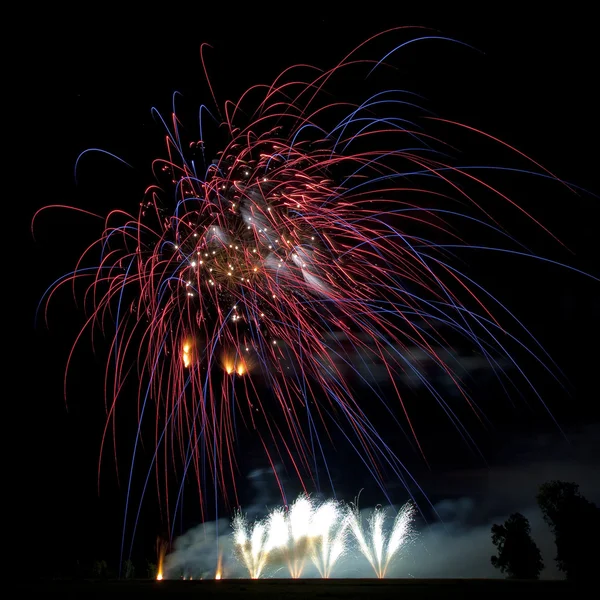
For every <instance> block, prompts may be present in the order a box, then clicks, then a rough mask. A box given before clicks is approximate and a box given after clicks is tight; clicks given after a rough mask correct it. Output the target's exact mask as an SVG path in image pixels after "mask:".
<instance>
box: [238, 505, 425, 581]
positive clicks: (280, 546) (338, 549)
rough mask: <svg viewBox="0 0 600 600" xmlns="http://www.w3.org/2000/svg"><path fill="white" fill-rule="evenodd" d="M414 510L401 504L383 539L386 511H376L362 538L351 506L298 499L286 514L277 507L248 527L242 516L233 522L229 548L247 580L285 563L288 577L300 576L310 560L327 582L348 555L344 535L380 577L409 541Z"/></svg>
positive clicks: (357, 519)
mask: <svg viewBox="0 0 600 600" xmlns="http://www.w3.org/2000/svg"><path fill="white" fill-rule="evenodd" d="M414 514H415V509H414V506H413V505H412V504H406V505H405V506H403V507H402V508H401V510H400V512H399V513H398V515H397V517H396V519H395V520H394V524H393V526H392V529H391V531H390V533H389V536H387V539H386V534H385V532H384V522H385V518H386V514H385V510H383V509H381V508H376V509H375V510H374V511H373V513H372V515H371V517H370V518H369V531H368V534H365V532H364V530H363V527H362V520H361V517H360V514H359V512H358V508H357V507H356V505H353V507H352V508H349V507H344V506H343V505H342V504H341V503H340V502H337V501H335V500H327V501H325V502H323V503H321V504H317V503H316V502H315V501H314V500H312V499H311V498H310V497H308V496H305V495H301V496H299V497H298V499H297V500H296V501H295V502H294V503H293V504H292V505H291V506H290V507H289V509H288V510H285V509H283V508H276V509H274V510H272V511H271V512H270V513H269V515H268V516H267V517H266V518H265V519H264V520H260V521H256V522H255V523H254V524H253V525H252V526H250V525H249V524H248V521H247V520H246V518H245V517H244V516H243V515H242V514H241V513H238V514H236V516H235V518H234V520H233V524H232V526H233V530H234V545H235V547H236V550H237V554H238V556H239V557H240V559H241V561H242V563H243V564H244V566H245V567H246V568H247V569H248V573H249V574H250V577H251V578H252V579H257V578H259V577H260V576H261V574H262V573H263V572H264V570H265V567H266V566H267V565H268V564H270V565H279V564H282V563H284V564H286V565H287V568H288V571H289V573H290V576H291V577H292V578H294V579H297V578H299V577H301V576H302V573H303V570H304V567H305V564H306V560H307V558H310V560H311V561H312V562H313V564H314V565H315V567H316V568H317V570H318V572H319V574H320V576H321V577H322V578H329V577H330V576H331V572H332V569H333V567H334V565H335V564H336V563H337V561H338V560H339V558H340V557H341V556H342V555H343V554H344V553H345V552H346V551H347V548H348V541H349V540H348V534H349V533H350V532H351V533H352V534H353V536H354V537H355V538H356V541H357V543H358V548H359V550H360V552H361V553H362V554H363V555H364V556H365V557H366V558H367V560H368V561H369V563H370V564H371V566H372V567H373V569H374V570H375V573H376V574H377V577H379V578H383V577H385V575H386V572H387V569H388V567H389V565H390V563H391V561H392V559H393V558H394V556H396V555H397V553H398V551H399V550H400V548H401V547H402V546H403V545H404V544H405V542H406V541H407V540H408V539H409V536H410V533H411V523H412V520H413V518H414Z"/></svg>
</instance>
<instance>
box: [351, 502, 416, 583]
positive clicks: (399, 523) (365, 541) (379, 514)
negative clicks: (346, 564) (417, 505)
mask: <svg viewBox="0 0 600 600" xmlns="http://www.w3.org/2000/svg"><path fill="white" fill-rule="evenodd" d="M414 515H415V509H414V506H413V505H412V504H411V503H408V504H405V505H404V506H403V507H402V508H401V509H400V511H399V512H398V515H397V516H396V518H395V519H394V524H393V526H392V529H391V532H390V533H389V536H388V537H387V539H386V534H385V531H384V527H383V526H384V522H385V518H386V514H385V510H384V509H382V508H376V509H375V510H374V511H373V513H372V514H371V516H370V518H369V520H368V523H369V534H368V535H365V531H364V529H363V525H362V519H361V516H360V513H359V511H358V506H357V505H355V506H354V510H352V511H350V529H351V531H352V533H353V534H354V537H355V538H356V541H357V542H358V547H359V550H360V551H361V552H362V554H363V555H364V557H365V558H366V559H367V560H368V561H369V563H370V565H371V566H372V567H373V570H374V571H375V574H376V575H377V577H379V578H380V579H382V578H383V577H385V575H386V572H387V570H388V567H389V566H390V563H391V561H392V559H393V558H394V557H395V556H396V555H397V554H398V552H399V550H400V549H401V548H402V546H404V544H405V543H406V542H407V541H408V540H409V539H410V537H411V533H412V522H413V518H414Z"/></svg>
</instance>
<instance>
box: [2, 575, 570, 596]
mask: <svg viewBox="0 0 600 600" xmlns="http://www.w3.org/2000/svg"><path fill="white" fill-rule="evenodd" d="M16 591H17V592H19V595H18V596H14V597H20V598H27V599H29V598H42V597H43V598H56V599H57V600H58V599H59V598H60V599H62V598H114V597H115V596H120V597H123V598H124V597H126V596H127V597H128V598H132V597H134V598H157V599H158V598H162V599H164V598H181V597H182V596H190V597H192V596H194V597H196V598H198V600H204V599H206V598H215V599H218V600H225V599H229V598H231V599H236V600H242V599H245V600H253V599H256V600H263V599H264V600H275V599H283V600H301V599H305V598H306V599H311V600H312V599H314V598H321V599H323V600H336V599H337V598H340V599H342V598H343V599H344V600H349V599H352V598H360V599H361V600H363V599H364V600H367V599H370V598H373V599H375V600H386V599H388V598H389V599H392V598H393V599H398V600H411V599H413V598H414V599H415V600H417V599H422V598H443V597H444V596H449V595H450V594H452V597H458V598H460V597H461V596H468V597H472V598H475V597H478V598H479V599H481V600H488V599H489V598H503V599H504V600H513V598H514V596H513V594H523V596H521V597H523V598H524V597H525V594H528V595H529V598H533V596H531V594H535V595H536V596H535V597H539V598H540V599H542V600H544V599H545V598H548V597H549V596H551V597H554V598H558V597H559V596H561V597H563V598H566V597H568V595H569V594H572V593H574V592H575V591H576V588H575V586H574V585H572V584H568V583H566V582H564V581H533V582H529V581H506V580H503V579H498V580H494V579H487V580H486V579H383V580H377V579H299V580H291V579H261V580H256V581H253V580H245V579H230V580H221V581H214V580H204V581H51V582H46V583H25V582H21V583H18V584H17V590H16Z"/></svg>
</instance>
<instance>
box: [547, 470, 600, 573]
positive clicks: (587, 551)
mask: <svg viewBox="0 0 600 600" xmlns="http://www.w3.org/2000/svg"><path fill="white" fill-rule="evenodd" d="M537 502H538V506H539V507H540V510H541V511H542V514H543V515H544V521H546V523H548V525H549V526H550V529H551V530H552V533H553V534H554V541H555V543H556V564H557V566H558V569H559V570H560V571H562V572H563V573H565V575H566V578H567V579H568V580H570V581H589V580H592V579H595V578H596V576H597V569H598V566H599V564H598V554H597V553H598V550H597V547H598V539H599V538H600V508H598V507H597V506H596V505H595V504H594V503H593V502H590V501H589V500H587V499H586V498H584V497H583V496H582V495H581V494H580V493H579V486H578V485H577V484H575V483H570V482H566V481H549V482H547V483H544V484H543V485H542V486H540V489H539V493H538V495H537Z"/></svg>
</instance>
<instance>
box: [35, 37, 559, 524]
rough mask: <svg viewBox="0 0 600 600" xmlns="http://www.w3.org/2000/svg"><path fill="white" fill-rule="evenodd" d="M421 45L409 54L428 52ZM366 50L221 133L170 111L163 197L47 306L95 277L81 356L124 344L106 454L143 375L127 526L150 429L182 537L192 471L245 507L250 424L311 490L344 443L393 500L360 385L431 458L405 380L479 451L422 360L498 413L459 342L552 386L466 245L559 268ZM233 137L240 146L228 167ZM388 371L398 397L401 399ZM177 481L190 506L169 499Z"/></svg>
mask: <svg viewBox="0 0 600 600" xmlns="http://www.w3.org/2000/svg"><path fill="white" fill-rule="evenodd" d="M390 34H392V35H393V36H397V35H403V34H404V32H401V31H397V30H396V31H394V32H385V35H390ZM380 35H384V34H380ZM419 36H420V37H417V38H411V39H409V40H408V41H406V42H404V43H402V44H400V45H398V46H395V47H394V48H393V50H395V51H399V50H400V49H401V48H402V46H404V45H406V44H408V43H412V42H415V41H424V40H426V39H427V38H426V37H425V35H424V34H421V33H419ZM429 37H430V38H431V37H432V36H429ZM434 39H440V38H439V36H438V37H436V38H434ZM366 47H368V43H367V42H365V44H361V46H359V47H358V48H357V49H356V50H355V51H354V52H352V53H350V54H348V55H347V56H346V57H345V59H344V60H343V61H342V62H340V63H339V64H337V65H336V66H335V68H333V69H331V70H326V71H321V70H319V69H315V68H312V67H307V66H298V67H295V68H292V69H287V70H286V71H284V72H283V73H282V74H281V75H280V76H279V77H277V78H276V80H275V81H274V82H273V83H272V84H271V85H266V86H255V87H253V88H250V89H249V90H248V91H247V92H246V93H244V94H243V95H242V97H241V99H240V100H239V101H238V102H235V103H234V102H225V104H224V106H223V107H222V115H223V116H222V118H221V119H215V118H214V117H213V115H212V114H211V113H210V112H209V111H208V110H207V109H206V108H205V107H203V108H202V109H201V111H200V135H199V136H198V137H195V138H194V139H189V138H188V137H186V135H187V134H184V132H183V130H182V127H181V123H180V120H179V118H178V116H177V114H176V112H175V106H174V108H173V114H172V115H171V118H170V120H163V119H162V117H161V116H160V115H159V114H158V113H156V111H155V114H156V116H157V117H158V118H159V119H160V120H161V121H162V123H163V125H164V127H165V130H166V137H165V141H166V154H165V157H163V158H159V159H156V160H155V161H154V163H153V171H154V173H155V175H156V179H157V183H156V184H154V185H152V186H150V187H149V188H148V189H147V193H146V196H145V198H144V200H143V202H142V203H141V204H140V206H139V211H138V213H137V214H128V213H127V212H125V211H121V210H119V211H113V212H111V213H110V214H108V215H107V216H106V217H105V218H104V217H100V218H104V231H103V233H102V235H101V236H100V238H99V239H97V240H96V241H95V242H94V243H92V244H91V245H90V246H89V247H88V248H87V250H86V251H85V253H84V255H83V256H82V257H81V259H80V261H79V262H78V263H77V265H76V268H75V270H74V271H73V272H72V273H70V274H68V275H66V276H65V277H63V278H61V279H60V280H58V281H57V282H55V283H54V284H53V286H51V288H50V289H49V290H48V292H47V294H46V295H45V296H44V298H43V300H42V304H43V305H44V306H45V308H44V311H47V304H48V302H49V301H50V300H51V299H52V296H53V295H54V293H55V292H56V291H57V290H58V289H59V288H61V287H63V286H65V285H67V284H72V285H73V286H74V292H76V290H75V283H76V282H77V281H80V280H82V281H84V282H87V284H86V291H85V294H84V302H85V306H86V307H88V308H91V310H90V312H89V316H88V318H87V321H86V323H85V326H84V328H83V329H82V332H81V334H80V336H79V337H78V338H77V341H76V344H77V342H78V341H79V339H80V338H81V336H82V335H83V333H84V331H87V330H92V331H93V330H94V329H96V328H97V327H99V328H100V329H101V330H102V331H104V332H105V333H106V332H108V331H112V333H111V334H110V335H111V339H112V343H111V347H110V356H109V358H108V362H107V369H106V383H105V387H106V389H105V391H106V403H107V407H106V408H107V422H106V429H105V436H104V438H103V442H102V445H103V447H104V446H105V445H106V444H107V443H108V433H109V431H110V430H111V428H112V429H113V431H114V427H115V414H116V407H117V404H118V403H119V402H120V401H128V402H130V401H131V400H130V395H128V394H125V392H124V390H125V389H126V385H125V382H126V380H127V379H128V378H130V379H133V380H134V381H139V383H138V384H136V385H137V390H138V391H137V394H138V398H137V404H138V417H139V423H140V424H139V426H138V429H137V432H136V442H135V451H134V457H133V460H132V463H131V469H130V472H129V474H128V477H129V479H128V495H127V507H126V512H127V510H128V507H129V502H130V496H131V481H132V473H133V469H134V461H135V456H136V453H137V449H138V441H139V440H140V438H141V435H142V430H143V428H142V423H144V422H148V421H149V420H150V421H151V422H153V423H154V425H153V430H154V439H153V447H155V451H154V455H153V458H152V461H151V466H150V469H149V470H148V473H149V474H150V473H155V477H156V484H157V489H158V493H159V496H160V499H161V501H162V504H163V505H164V507H165V513H166V515H167V518H168V519H169V522H170V523H171V524H172V519H173V515H174V514H175V512H176V511H177V509H178V507H179V505H180V500H181V489H182V487H183V481H184V479H190V478H192V479H193V480H194V481H195V482H196V486H197V488H198V495H199V499H200V505H201V507H202V510H204V507H205V503H206V499H207V494H209V493H210V492H209V489H211V490H212V489H213V488H214V493H215V494H216V493H217V491H218V492H219V493H220V494H221V495H222V497H223V499H224V501H225V503H226V504H227V505H229V506H235V505H237V504H238V500H237V489H236V471H237V458H236V457H237V456H238V455H239V449H238V434H237V428H238V423H239V422H241V424H242V426H244V427H245V428H246V429H247V430H249V431H251V432H253V433H254V434H255V435H256V436H257V438H258V439H259V440H260V445H261V447H262V448H264V452H265V454H266V459H267V460H268V462H269V463H270V464H271V465H272V466H273V470H274V472H275V475H276V477H278V476H277V471H276V469H275V464H276V463H278V462H285V463H287V464H288V465H291V467H292V469H293V470H294V471H295V473H296V474H297V477H298V479H299V480H300V481H301V482H302V485H303V486H304V487H305V489H306V487H307V486H308V485H309V484H310V485H312V484H313V482H314V480H313V477H314V476H315V470H316V466H315V465H316V464H317V460H318V461H322V462H323V463H324V464H325V465H326V456H325V451H324V450H323V445H322V443H321V439H320V438H321V437H323V436H325V437H327V436H330V435H332V433H331V432H332V431H338V432H341V434H342V435H343V436H344V437H345V438H346V439H347V440H348V442H349V443H350V444H351V445H352V447H353V448H354V449H355V450H356V456H357V457H358V458H359V459H360V460H362V461H363V462H364V464H365V465H367V467H368V468H369V470H370V471H371V473H372V475H373V478H374V480H375V482H376V483H377V484H378V485H380V486H381V487H382V488H384V487H385V475H384V472H385V473H388V474H389V473H390V472H392V473H394V474H396V475H397V476H398V477H399V478H400V479H401V480H403V481H404V480H405V479H406V478H407V477H408V478H410V475H409V474H408V473H407V472H406V470H405V469H404V466H403V464H402V462H401V461H400V460H399V458H398V457H397V456H396V455H395V454H394V452H393V451H392V450H391V448H390V447H389V446H388V444H387V443H386V441H385V440H384V439H382V437H381V436H380V435H379V434H378V432H377V429H376V427H375V425H374V424H373V423H372V422H371V420H370V418H369V416H368V414H367V413H368V406H367V403H365V401H364V399H361V398H360V397H359V395H358V394H357V393H356V389H357V385H360V386H362V389H363V395H364V389H367V390H368V397H369V403H371V404H373V403H381V405H382V406H384V407H385V408H386V410H389V414H390V415H392V416H393V418H394V419H398V421H403V422H404V423H405V425H406V426H407V428H408V430H409V432H410V433H409V435H410V436H411V438H412V440H413V443H414V444H415V445H416V446H417V447H418V449H419V451H420V452H421V454H422V455H423V457H424V458H425V450H424V448H422V447H421V443H420V440H419V432H418V431H417V427H416V426H415V425H414V424H413V422H412V417H411V410H410V408H409V406H408V404H407V403H406V398H405V394H406V391H404V388H403V386H402V385H400V383H399V382H400V380H401V379H402V378H403V377H408V378H412V379H413V380H418V381H419V383H420V385H421V386H422V387H423V388H424V389H426V390H427V392H428V393H429V395H430V397H431V399H432V401H433V402H434V403H436V404H437V405H438V406H439V407H440V408H441V409H442V410H443V411H444V412H445V413H446V415H447V417H448V419H449V420H450V421H451V423H452V424H453V425H454V426H455V427H456V428H457V429H458V430H459V432H460V433H461V435H462V436H463V438H464V439H465V441H467V443H472V440H471V437H470V435H469V433H468V431H467V428H466V427H465V426H464V425H463V424H462V423H461V421H460V419H459V417H458V416H457V415H456V414H455V412H454V411H455V408H454V407H453V406H451V405H450V403H449V401H448V400H447V399H446V398H445V397H444V395H443V393H442V391H441V390H440V389H439V388H437V387H436V386H435V385H434V384H433V383H432V382H430V381H429V380H428V378H427V375H426V374H425V373H424V371H423V370H422V369H420V368H419V362H420V361H422V360H423V357H425V358H426V359H427V360H428V361H429V362H430V363H431V364H434V365H436V367H437V368H438V369H439V370H441V371H442V372H443V373H444V374H445V376H446V378H447V379H448V380H450V381H451V382H452V383H453V385H454V386H455V388H456V390H458V392H459V397H460V398H462V400H463V401H464V403H466V404H467V405H468V406H469V407H470V409H471V410H472V411H473V412H474V413H475V414H476V415H477V417H478V418H480V419H481V420H482V421H483V420H484V419H485V416H484V415H483V413H482V412H481V411H480V409H479V408H478V406H477V405H476V403H475V401H474V399H473V398H472V397H471V395H470V394H469V391H468V389H467V386H466V385H465V381H464V374H463V373H462V372H461V371H460V370H459V369H457V366H456V361H455V359H454V354H453V352H454V350H453V347H452V343H453V342H450V341H449V336H451V337H452V339H460V340H461V343H467V344H469V346H470V347H472V348H474V349H475V350H476V352H477V353H478V354H479V355H480V356H481V357H483V358H484V359H485V360H486V361H487V362H488V363H489V367H490V369H491V370H492V371H493V372H494V373H495V374H496V375H497V377H498V379H501V380H502V379H504V381H506V380H507V379H508V378H507V375H506V373H505V371H506V365H507V364H508V365H509V366H510V367H511V369H512V370H513V371H517V372H518V373H519V374H520V375H522V381H523V382H525V384H526V385H528V386H532V384H531V383H530V381H529V379H528V378H527V377H526V376H525V374H524V373H523V371H521V369H520V367H519V365H518V363H517V361H516V358H514V357H513V356H512V354H511V352H510V351H509V347H511V346H512V345H514V344H517V345H518V346H519V347H521V348H522V349H523V350H524V351H525V352H527V353H528V354H529V355H531V356H533V357H534V358H535V359H536V360H537V361H538V362H540V363H543V364H544V365H545V364H546V362H545V361H549V360H550V359H549V357H548V356H547V355H546V354H545V352H544V350H543V349H542V348H541V347H540V346H539V344H537V342H536V341H535V339H533V338H532V337H531V335H530V334H529V333H528V332H527V330H526V329H525V328H524V327H523V326H522V325H521V324H520V323H519V322H518V321H516V319H514V318H513V317H512V315H511V314H510V313H509V312H508V311H507V310H506V309H505V308H504V307H503V305H502V304H500V302H499V301H498V300H496V299H495V298H494V297H493V296H491V294H489V293H488V292H486V291H485V290H484V289H483V288H482V287H481V286H480V285H479V284H477V283H476V282H474V281H473V280H472V279H470V278H469V277H468V276H467V275H466V274H463V273H462V272H461V270H460V269H459V267H460V263H459V262H458V261H456V260H455V258H456V257H455V254H454V253H455V252H457V251H458V249H459V248H471V249H472V248H474V247H475V246H470V245H469V242H468V241H466V240H464V239H463V238H462V235H463V233H462V229H463V228H464V229H465V230H467V229H468V230H472V229H473V228H474V227H476V228H478V229H480V230H481V231H484V232H487V233H486V235H487V236H488V237H489V238H493V239H501V240H504V242H505V246H504V247H502V248H499V247H494V246H489V247H486V248H483V247H482V246H477V248H479V249H486V250H490V251H504V252H512V253H515V254H521V255H523V256H529V257H532V258H535V259H540V258H539V257H537V256H535V255H532V254H530V253H528V252H527V250H526V249H523V246H519V244H518V243H517V242H516V241H515V240H514V239H513V238H512V237H511V236H510V235H509V234H508V233H507V232H506V231H505V230H504V229H503V228H502V226H501V225H500V223H499V222H498V221H497V219H496V218H494V217H493V216H492V209H491V208H490V205H491V204H493V202H496V204H497V205H498V204H504V205H505V209H504V210H506V209H515V210H517V211H518V212H519V213H520V214H521V213H522V212H523V209H521V208H520V207H518V206H517V205H516V203H515V202H514V201H513V200H512V199H511V198H509V197H508V196H507V194H506V193H504V192H502V191H500V190H499V189H496V188H495V187H493V186H492V185H491V184H490V183H487V182H485V181H484V180H482V179H479V178H477V177H476V176H475V175H474V173H477V172H478V171H475V170H474V169H475V168H474V167H469V166H467V165H460V164H457V163H456V161H455V160H454V159H453V158H452V157H451V156H450V155H449V153H451V152H452V151H453V148H451V147H450V146H449V145H448V144H447V143H444V142H443V141H441V140H439V139H437V138H436V137H435V136H433V135H432V134H431V133H428V131H427V130H425V129H424V128H423V126H422V124H423V123H425V124H427V123H429V124H431V123H432V121H431V120H430V119H429V120H426V119H427V118H428V117H430V116H431V113H428V111H424V110H423V109H421V108H420V107H419V106H418V105H417V104H416V103H415V102H416V101H418V97H416V96H415V95H414V94H410V93H408V92H405V91H401V90H398V89H396V88H398V87H400V85H394V86H393V87H392V89H387V88H385V89H378V90H375V91H373V89H372V85H371V84H370V83H369V81H371V79H369V78H366V76H367V75H368V74H370V73H371V72H372V71H373V69H375V67H377V69H376V72H378V71H379V70H382V69H386V68H387V64H386V63H384V62H381V61H378V60H370V59H363V58H361V57H360V56H359V51H360V52H362V51H363V50H364V48H366ZM392 54H393V52H390V53H388V54H386V61H390V60H392V58H393V57H392ZM202 63H203V66H204V59H203V60H202ZM204 68H205V71H206V67H204ZM348 81H351V82H353V94H352V97H353V98H354V97H356V95H357V93H358V94H360V93H361V92H362V90H363V89H364V90H365V91H366V93H365V94H364V97H363V98H362V99H361V100H360V101H359V102H355V101H354V100H353V101H352V102H350V101H345V100H344V99H343V97H340V95H339V93H338V90H339V89H340V88H341V87H342V84H343V82H348ZM388 81H389V79H388ZM340 82H342V83H340ZM210 89H211V93H212V94H213V96H214V92H213V87H212V86H211V88H210ZM215 101H216V97H215ZM423 117H424V118H423ZM446 124H447V125H448V126H452V125H450V122H446ZM453 125H458V124H453ZM215 131H217V132H218V133H220V134H222V133H223V131H225V132H226V134H227V140H226V142H225V144H224V145H222V146H221V147H220V148H217V149H215V150H214V151H213V154H212V155H211V154H208V152H209V150H208V147H209V142H210V140H211V135H213V136H216V134H215V133H214V132H215ZM476 133H481V132H475V131H474V130H471V129H469V130H468V134H469V135H474V134H476ZM463 135H466V134H464V133H463ZM484 135H487V134H484ZM487 139H490V138H489V136H488V137H487ZM494 141H498V140H495V138H494ZM515 153H516V154H517V151H515ZM518 158H519V160H527V161H529V164H528V168H531V169H536V167H537V169H538V170H537V171H524V170H522V172H525V173H528V174H533V175H538V176H540V177H545V178H549V177H552V178H554V176H551V175H550V174H548V173H547V172H546V171H544V170H543V169H542V170H539V165H537V163H534V162H533V161H532V160H531V159H528V158H527V157H525V156H524V155H523V154H522V153H520V152H518ZM512 170H513V171H514V170H515V169H512ZM557 181H558V180H557ZM479 193H481V200H480V199H479V195H478V194H479ZM484 204H486V206H485V207H484ZM75 210H81V209H75ZM83 212H85V211H83ZM89 214H91V213H89ZM94 216H96V217H98V215H94ZM527 216H528V218H530V219H531V220H532V221H533V222H534V224H536V225H539V226H540V227H541V228H542V229H545V228H543V226H542V225H541V224H539V223H538V222H537V221H535V219H533V217H531V216H530V215H527ZM517 247H520V248H521V250H516V249H515V248H517ZM96 257H99V258H96ZM92 259H93V260H94V261H95V262H94V265H93V266H92V267H87V266H84V265H86V264H87V263H88V261H89V260H92ZM542 260H543V259H542ZM111 328H112V329H111ZM511 328H513V329H515V331H514V333H513V332H512V329H511ZM519 336H521V337H525V341H526V342H527V345H526V343H525V341H520V338H519ZM76 344H75V345H76ZM74 348H75V346H74ZM71 356H72V353H71V355H70V356H69V361H70V360H71ZM375 370H377V372H378V375H377V376H376V375H374V371H375ZM548 370H549V372H550V369H548ZM377 378H379V379H383V380H387V385H388V388H389V389H390V390H391V391H392V393H391V394H388V393H386V394H385V395H384V394H382V392H381V387H380V386H379V385H375V384H374V383H373V381H374V379H377ZM396 415H399V416H398V417H396ZM332 428H333V430H332ZM144 431H145V429H144ZM337 435H339V433H338V434H337ZM112 437H113V448H114V452H115V462H116V453H117V443H116V436H115V435H113V436H112ZM332 437H333V436H332ZM174 477H177V481H178V482H179V483H178V484H177V485H179V488H178V493H177V495H176V497H172V496H173V494H170V493H169V488H170V487H171V488H172V487H173V480H174ZM278 481H279V480H278ZM211 482H212V483H211ZM147 483H148V479H146V484H147ZM279 485H280V487H281V483H279ZM281 489H282V494H283V488H282V487H281ZM144 490H145V487H144ZM142 497H143V492H142ZM140 502H141V500H140ZM138 516H139V513H138ZM126 522H127V516H126ZM136 524H137V519H136Z"/></svg>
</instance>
